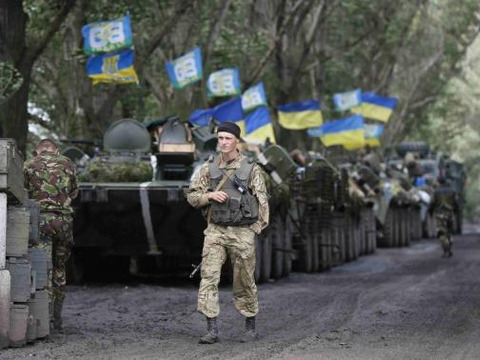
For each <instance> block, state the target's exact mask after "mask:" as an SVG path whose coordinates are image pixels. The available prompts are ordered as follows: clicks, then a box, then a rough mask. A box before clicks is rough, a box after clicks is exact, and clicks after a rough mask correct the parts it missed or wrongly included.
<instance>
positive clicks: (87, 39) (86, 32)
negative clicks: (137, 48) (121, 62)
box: [82, 15, 133, 55]
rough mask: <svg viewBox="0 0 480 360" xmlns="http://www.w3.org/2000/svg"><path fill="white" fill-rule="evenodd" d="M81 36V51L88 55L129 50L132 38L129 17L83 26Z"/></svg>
mask: <svg viewBox="0 0 480 360" xmlns="http://www.w3.org/2000/svg"><path fill="white" fill-rule="evenodd" d="M82 35H83V39H84V41H83V50H84V51H85V53H86V54H88V55H100V54H104V53H108V52H117V51H119V50H123V49H128V48H131V47H132V45H133V36H132V28H131V26H130V15H125V16H124V17H121V18H119V19H115V20H109V21H100V22H95V23H92V24H88V25H85V26H84V27H83V28H82Z"/></svg>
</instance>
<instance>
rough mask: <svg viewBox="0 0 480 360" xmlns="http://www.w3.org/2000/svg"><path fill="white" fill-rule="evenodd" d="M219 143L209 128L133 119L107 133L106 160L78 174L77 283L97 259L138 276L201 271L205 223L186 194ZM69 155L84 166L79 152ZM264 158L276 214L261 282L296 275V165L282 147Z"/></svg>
mask: <svg viewBox="0 0 480 360" xmlns="http://www.w3.org/2000/svg"><path fill="white" fill-rule="evenodd" d="M216 143H217V141H216V137H215V136H214V135H213V134H212V133H211V131H210V130H209V129H208V128H197V129H194V130H192V129H191V128H190V127H189V126H188V125H187V124H185V123H182V122H181V121H179V119H178V118H175V117H170V118H166V119H160V120H157V121H151V122H149V123H147V124H145V125H144V124H141V123H139V122H137V121H135V120H132V119H123V120H119V121H117V122H115V123H113V124H112V125H111V126H110V127H109V128H108V129H107V131H106V132H105V135H104V138H103V151H102V153H99V154H97V155H96V156H95V157H94V158H92V159H91V160H89V161H88V162H87V163H86V165H85V166H84V168H83V169H82V170H81V172H80V176H79V178H80V182H79V188H80V193H79V197H78V199H77V200H76V201H75V202H74V211H75V224H74V237H75V247H74V251H73V260H72V263H73V266H72V268H73V270H74V271H73V276H76V277H77V278H78V279H80V278H81V277H82V275H84V274H85V272H90V273H92V274H95V271H96V270H95V267H94V266H92V265H94V264H95V261H92V260H93V259H95V260H97V263H102V262H105V261H110V262H113V263H114V264H113V263H112V265H114V266H112V268H115V269H116V271H120V269H121V268H122V270H123V271H128V272H129V273H131V274H135V275H142V274H149V275H151V274H162V273H168V272H172V271H187V270H191V266H192V264H195V263H196V264H198V263H199V262H200V259H201V251H202V245H203V229H204V228H205V226H206V223H205V220H204V218H203V216H202V214H201V212H200V211H198V210H195V209H193V208H192V207H191V206H190V205H189V204H188V203H187V202H186V200H185V198H184V195H183V190H184V189H185V188H187V187H188V186H189V183H190V178H191V176H192V174H193V172H194V171H195V169H196V168H197V167H198V166H200V165H201V164H202V163H203V162H204V161H205V160H206V159H208V157H209V156H210V155H211V154H212V153H213V152H214V151H215V150H216ZM66 153H67V155H69V156H70V157H71V158H73V159H77V160H79V159H84V154H82V153H81V151H80V150H78V149H72V148H69V149H68V151H67V152H66ZM259 156H260V158H259V159H258V163H259V164H260V165H261V166H262V168H263V169H264V170H265V172H264V174H265V179H266V183H267V186H268V188H269V193H270V207H271V209H272V211H271V214H270V223H271V225H270V226H269V228H268V229H267V230H266V231H265V233H264V234H262V236H261V237H259V238H258V240H257V242H258V246H257V262H258V264H257V279H258V281H259V282H262V281H266V280H268V279H270V277H272V278H274V279H278V278H280V277H283V276H286V275H288V274H289V272H290V269H291V261H292V260H291V259H292V256H291V252H292V250H291V242H290V239H291V237H290V236H289V235H288V234H289V233H290V230H289V229H290V228H291V224H290V221H289V220H288V217H287V214H288V211H287V210H288V198H289V195H288V186H287V185H286V184H283V180H282V178H281V176H284V177H288V176H289V175H290V173H292V172H293V171H294V170H295V165H294V164H293V162H292V161H291V159H290V158H289V156H288V154H286V153H285V151H284V150H283V149H282V148H280V147H277V146H272V147H271V148H269V149H267V150H266V151H265V152H263V153H262V154H259ZM289 159H290V165H288V164H287V162H288V160H289ZM274 163H277V165H278V166H276V165H274ZM285 204H286V205H285ZM95 276H97V274H95Z"/></svg>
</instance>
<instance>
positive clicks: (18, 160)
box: [0, 139, 25, 203]
mask: <svg viewBox="0 0 480 360" xmlns="http://www.w3.org/2000/svg"><path fill="white" fill-rule="evenodd" d="M23 183H24V180H23V158H22V156H21V155H20V152H19V151H18V149H17V145H16V142H15V140H14V139H0V191H1V192H4V193H6V194H7V196H8V199H9V201H10V202H11V203H21V202H22V201H23V200H24V196H25V191H24V189H23Z"/></svg>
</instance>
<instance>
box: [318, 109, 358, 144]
mask: <svg viewBox="0 0 480 360" xmlns="http://www.w3.org/2000/svg"><path fill="white" fill-rule="evenodd" d="M320 139H321V140H322V143H323V144H324V145H325V146H327V147H328V146H333V145H343V146H344V147H345V149H347V150H354V149H358V148H361V147H363V146H365V124H364V122H363V117H362V116H361V115H353V116H350V117H348V118H344V119H340V120H336V121H332V122H328V123H326V124H323V125H322V134H321V137H320Z"/></svg>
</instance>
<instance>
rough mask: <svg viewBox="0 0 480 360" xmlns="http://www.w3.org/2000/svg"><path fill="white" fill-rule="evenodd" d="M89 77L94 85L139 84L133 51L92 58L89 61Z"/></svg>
mask: <svg viewBox="0 0 480 360" xmlns="http://www.w3.org/2000/svg"><path fill="white" fill-rule="evenodd" d="M87 75H88V76H89V77H91V78H92V80H93V85H95V84H98V83H102V82H103V83H109V84H125V83H138V77H137V73H136V72H135V69H134V67H133V50H125V51H122V52H120V53H117V54H109V55H100V56H92V57H90V58H89V59H88V61H87Z"/></svg>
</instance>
